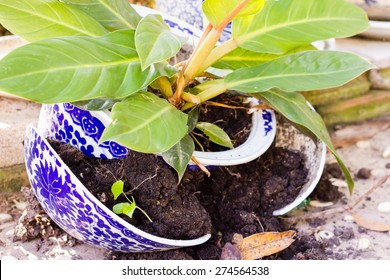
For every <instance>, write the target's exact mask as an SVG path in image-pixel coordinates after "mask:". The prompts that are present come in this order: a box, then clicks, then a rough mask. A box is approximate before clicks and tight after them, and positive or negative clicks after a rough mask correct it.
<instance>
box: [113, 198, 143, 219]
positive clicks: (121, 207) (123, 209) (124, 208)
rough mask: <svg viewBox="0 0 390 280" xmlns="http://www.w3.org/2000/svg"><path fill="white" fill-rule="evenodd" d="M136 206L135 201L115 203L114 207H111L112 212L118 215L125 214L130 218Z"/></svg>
mask: <svg viewBox="0 0 390 280" xmlns="http://www.w3.org/2000/svg"><path fill="white" fill-rule="evenodd" d="M136 208H137V205H135V203H128V202H122V203H118V204H115V205H114V207H112V212H114V213H115V214H118V215H119V214H125V215H127V216H129V217H130V218H133V214H134V211H135V209H136Z"/></svg>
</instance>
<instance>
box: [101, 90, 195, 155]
mask: <svg viewBox="0 0 390 280" xmlns="http://www.w3.org/2000/svg"><path fill="white" fill-rule="evenodd" d="M111 117H112V120H113V121H112V123H111V124H110V125H109V126H108V127H107V128H106V129H105V131H104V132H103V135H102V137H101V139H100V142H103V141H106V140H112V141H116V142H118V143H120V144H121V145H124V146H126V147H128V148H130V149H132V150H134V151H138V152H143V153H160V152H165V151H166V150H168V149H170V148H171V147H172V146H173V145H175V144H176V143H177V142H179V141H180V139H181V138H183V137H184V135H186V133H187V129H188V127H187V115H186V114H185V113H183V112H181V111H180V110H178V109H176V107H174V106H173V105H171V104H170V103H168V102H167V101H166V100H165V99H162V98H159V97H157V96H156V95H154V94H152V93H149V92H145V93H137V94H134V95H132V96H130V97H128V98H126V99H125V100H123V101H122V102H119V103H116V104H115V105H114V107H113V108H112V111H111Z"/></svg>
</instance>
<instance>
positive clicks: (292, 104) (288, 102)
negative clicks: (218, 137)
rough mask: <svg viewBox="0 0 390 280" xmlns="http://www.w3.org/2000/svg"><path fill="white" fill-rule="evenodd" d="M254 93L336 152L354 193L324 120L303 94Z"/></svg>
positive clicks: (348, 175)
mask: <svg viewBox="0 0 390 280" xmlns="http://www.w3.org/2000/svg"><path fill="white" fill-rule="evenodd" d="M252 95H253V96H254V97H256V98H258V99H259V100H261V101H262V102H264V103H265V104H267V105H269V106H270V107H272V108H273V109H275V110H276V111H278V112H279V113H280V114H282V115H283V116H284V117H285V118H287V119H288V120H290V121H291V122H293V123H295V124H297V125H298V126H302V127H305V128H307V129H308V130H310V131H311V132H312V133H313V134H314V135H315V136H316V137H318V138H319V139H320V140H321V141H323V142H324V143H325V145H326V146H327V147H328V149H329V150H330V151H331V152H332V153H333V154H334V156H335V158H336V160H337V162H338V163H339V165H340V167H341V169H342V171H343V173H344V175H345V178H346V180H347V183H348V186H349V191H350V193H352V191H353V187H354V183H353V179H352V177H351V174H350V173H349V171H348V168H347V167H346V166H345V164H344V163H343V161H342V159H341V158H340V156H339V154H338V153H337V151H336V149H335V148H334V146H333V144H332V140H331V138H330V136H329V133H328V130H327V129H326V126H325V123H324V121H323V120H322V118H321V116H320V115H319V114H318V113H317V112H315V111H314V110H312V109H311V108H310V107H309V105H308V104H307V102H306V100H305V98H304V97H303V96H302V95H301V94H299V93H295V92H283V91H280V90H269V91H267V92H262V93H253V94H252Z"/></svg>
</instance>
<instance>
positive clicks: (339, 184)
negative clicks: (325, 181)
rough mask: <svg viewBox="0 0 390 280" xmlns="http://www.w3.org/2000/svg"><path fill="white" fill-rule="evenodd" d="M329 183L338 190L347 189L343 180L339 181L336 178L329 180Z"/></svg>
mask: <svg viewBox="0 0 390 280" xmlns="http://www.w3.org/2000/svg"><path fill="white" fill-rule="evenodd" d="M329 181H330V182H331V183H332V185H333V186H335V187H338V188H348V184H347V182H345V181H344V180H340V179H336V178H330V179H329Z"/></svg>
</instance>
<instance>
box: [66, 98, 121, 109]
mask: <svg viewBox="0 0 390 280" xmlns="http://www.w3.org/2000/svg"><path fill="white" fill-rule="evenodd" d="M120 101H121V100H119V99H105V98H96V99H92V100H86V101H78V102H72V104H73V105H75V106H76V107H79V108H80V109H83V110H88V111H103V110H110V109H111V108H112V106H114V104H115V103H117V102H120Z"/></svg>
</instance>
